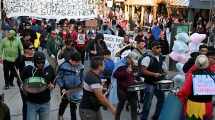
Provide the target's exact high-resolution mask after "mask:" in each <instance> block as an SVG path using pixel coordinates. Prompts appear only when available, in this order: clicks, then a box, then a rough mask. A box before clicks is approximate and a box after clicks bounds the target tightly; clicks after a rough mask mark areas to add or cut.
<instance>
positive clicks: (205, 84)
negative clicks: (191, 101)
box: [193, 75, 215, 95]
mask: <svg viewBox="0 0 215 120" xmlns="http://www.w3.org/2000/svg"><path fill="white" fill-rule="evenodd" d="M212 77H215V76H213V75H194V76H193V92H194V95H215V82H214V80H213V78H212Z"/></svg>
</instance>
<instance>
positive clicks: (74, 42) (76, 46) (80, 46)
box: [72, 31, 88, 50]
mask: <svg viewBox="0 0 215 120" xmlns="http://www.w3.org/2000/svg"><path fill="white" fill-rule="evenodd" d="M81 34H85V32H84V31H82V32H81ZM77 40H78V33H76V35H74V37H73V39H72V43H73V44H74V45H75V48H76V49H77V50H78V49H84V48H85V47H86V46H87V42H88V39H87V35H86V34H85V41H84V42H85V43H84V44H77Z"/></svg>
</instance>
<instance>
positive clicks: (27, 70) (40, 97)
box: [20, 52, 55, 120]
mask: <svg viewBox="0 0 215 120" xmlns="http://www.w3.org/2000/svg"><path fill="white" fill-rule="evenodd" d="M20 77H21V80H22V81H23V82H24V83H23V84H22V85H21V86H23V89H24V88H25V89H27V86H29V87H32V88H34V91H27V90H26V91H27V120H37V117H38V116H39V120H48V119H49V114H50V99H51V96H50V93H51V92H50V90H52V89H54V85H53V84H52V82H53V80H54V79H55V73H54V69H53V68H52V67H51V66H50V65H49V63H48V61H46V58H45V55H44V53H43V52H35V54H34V56H33V63H32V64H31V65H28V66H26V67H24V69H23V70H22V72H21V75H20ZM41 84H46V89H45V90H43V91H42V92H41V88H40V87H35V86H40V85H41ZM32 88H28V90H30V89H32ZM25 89H24V90H25ZM37 91H39V92H37Z"/></svg>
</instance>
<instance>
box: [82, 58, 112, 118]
mask: <svg viewBox="0 0 215 120" xmlns="http://www.w3.org/2000/svg"><path fill="white" fill-rule="evenodd" d="M103 70H104V59H103V57H99V56H96V57H93V58H92V60H91V70H89V71H88V72H87V73H86V74H85V76H84V81H83V97H82V100H81V103H80V106H79V115H80V117H81V120H102V115H101V111H100V106H101V104H102V105H104V106H106V107H107V108H108V109H110V111H111V112H112V114H113V115H115V113H116V109H115V108H114V106H112V105H111V104H110V103H109V102H108V100H107V98H106V97H105V96H104V95H103V94H102V85H101V79H100V77H99V73H100V72H102V71H103Z"/></svg>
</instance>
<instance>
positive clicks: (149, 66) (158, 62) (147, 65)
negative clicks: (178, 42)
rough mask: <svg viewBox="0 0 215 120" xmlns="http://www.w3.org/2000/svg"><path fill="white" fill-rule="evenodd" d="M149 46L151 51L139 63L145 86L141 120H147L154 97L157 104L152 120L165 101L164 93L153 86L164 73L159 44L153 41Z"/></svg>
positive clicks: (157, 114)
mask: <svg viewBox="0 0 215 120" xmlns="http://www.w3.org/2000/svg"><path fill="white" fill-rule="evenodd" d="M151 46H152V51H151V52H149V53H147V56H146V57H144V58H143V59H142V61H141V65H142V66H141V73H143V74H144V78H145V80H144V82H145V84H146V89H145V96H144V101H143V109H142V116H141V120H147V118H148V115H149V111H150V108H151V104H152V99H153V96H154V95H155V96H156V97H157V104H156V110H155V113H154V115H153V117H152V120H158V118H159V115H160V112H161V110H162V107H163V103H164V101H165V94H164V92H163V91H161V90H159V89H157V87H156V84H155V83H156V82H157V81H158V80H161V79H163V75H161V74H162V73H164V70H163V69H162V65H163V61H164V60H163V57H162V56H161V44H160V43H159V42H158V41H154V42H152V44H151Z"/></svg>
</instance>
